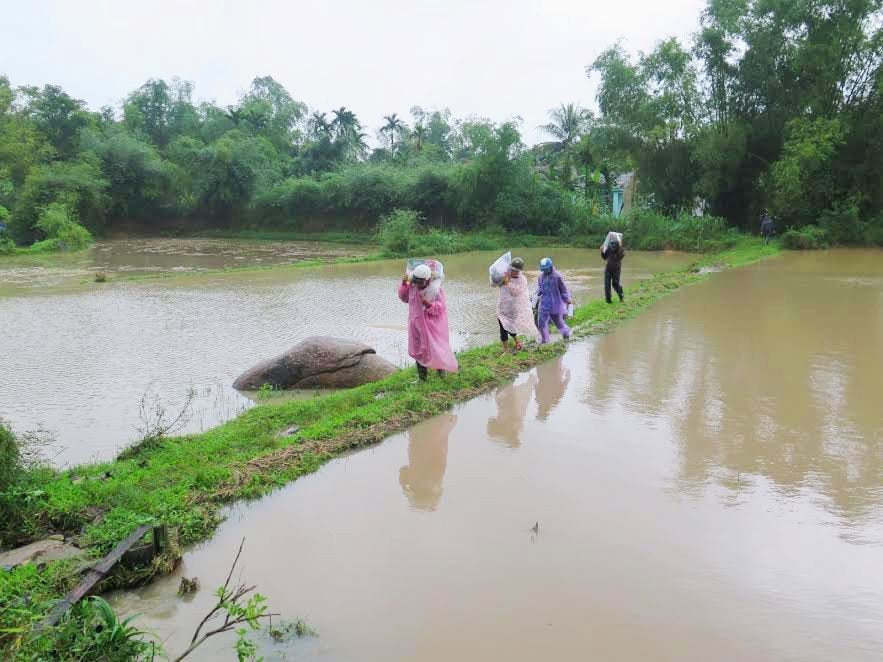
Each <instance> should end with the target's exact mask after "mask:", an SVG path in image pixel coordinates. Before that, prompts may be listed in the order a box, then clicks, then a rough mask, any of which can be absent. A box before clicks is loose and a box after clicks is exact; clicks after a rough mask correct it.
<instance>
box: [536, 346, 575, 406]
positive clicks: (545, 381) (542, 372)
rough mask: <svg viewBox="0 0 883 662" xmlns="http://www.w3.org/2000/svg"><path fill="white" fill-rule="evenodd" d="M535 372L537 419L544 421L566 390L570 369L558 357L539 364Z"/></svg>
mask: <svg viewBox="0 0 883 662" xmlns="http://www.w3.org/2000/svg"><path fill="white" fill-rule="evenodd" d="M536 374H537V388H536V401H537V419H538V420H540V421H545V420H548V418H549V414H551V413H552V411H553V410H554V409H555V407H557V406H558V403H559V402H561V398H563V397H564V393H565V391H567V385H568V384H569V383H570V370H569V369H567V368H566V367H564V360H563V359H561V358H558V359H555V360H554V361H549V362H548V363H544V364H543V365H541V366H539V367H538V368H537V370H536Z"/></svg>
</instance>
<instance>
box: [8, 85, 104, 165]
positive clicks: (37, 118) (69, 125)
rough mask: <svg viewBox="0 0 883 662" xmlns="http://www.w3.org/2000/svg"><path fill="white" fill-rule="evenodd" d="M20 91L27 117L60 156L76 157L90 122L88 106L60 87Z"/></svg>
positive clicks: (65, 157) (27, 88) (62, 157)
mask: <svg viewBox="0 0 883 662" xmlns="http://www.w3.org/2000/svg"><path fill="white" fill-rule="evenodd" d="M20 92H21V95H22V96H23V97H24V100H25V101H24V103H25V105H24V113H25V115H26V116H27V117H29V118H30V119H32V120H33V122H34V127H35V128H36V129H37V131H38V132H39V133H40V134H42V135H43V136H44V137H45V138H46V140H47V141H48V142H49V144H50V145H52V147H54V148H55V152H56V155H57V157H58V158H61V159H67V158H71V157H73V156H74V155H75V154H76V152H77V149H78V146H79V145H78V139H79V132H80V129H82V128H83V127H85V126H86V125H87V124H88V123H89V115H88V113H86V111H85V104H84V103H83V102H82V101H80V100H79V99H74V98H73V97H71V96H70V95H68V94H66V93H65V92H64V90H62V89H61V88H60V87H58V86H56V85H45V86H44V87H43V88H42V89H38V88H36V87H24V88H21V90H20Z"/></svg>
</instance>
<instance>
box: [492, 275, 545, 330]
mask: <svg viewBox="0 0 883 662" xmlns="http://www.w3.org/2000/svg"><path fill="white" fill-rule="evenodd" d="M497 317H499V318H500V324H502V325H503V328H504V329H506V331H508V332H509V333H511V334H512V335H517V336H524V337H526V338H534V339H536V340H539V337H540V332H539V329H537V325H536V324H535V322H534V315H533V305H532V304H531V301H530V289H529V288H528V286H527V277H526V276H525V275H524V274H519V275H518V276H517V277H511V276H510V278H509V282H508V283H503V284H502V285H500V294H499V298H498V299H497Z"/></svg>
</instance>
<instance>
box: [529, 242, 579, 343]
mask: <svg viewBox="0 0 883 662" xmlns="http://www.w3.org/2000/svg"><path fill="white" fill-rule="evenodd" d="M537 296H538V297H539V300H540V302H539V319H538V321H539V325H538V326H539V327H540V343H541V344H545V343H547V342H549V321H550V320H551V321H552V322H554V323H555V326H556V327H558V330H559V331H560V332H561V335H562V336H564V339H565V340H568V339H569V338H570V327H569V326H567V323H566V322H565V321H564V315H565V314H566V313H567V306H569V305H570V304H571V298H570V290H568V289H567V285H566V284H565V283H564V278H562V277H561V274H560V273H558V270H557V269H555V267H554V266H553V265H552V258H548V257H544V258H543V259H542V261H541V262H540V278H539V281H538V283H537Z"/></svg>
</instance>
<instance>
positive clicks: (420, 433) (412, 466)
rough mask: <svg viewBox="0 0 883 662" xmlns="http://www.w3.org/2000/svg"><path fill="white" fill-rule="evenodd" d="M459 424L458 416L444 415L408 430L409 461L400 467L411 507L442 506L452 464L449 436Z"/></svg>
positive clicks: (400, 482)
mask: <svg viewBox="0 0 883 662" xmlns="http://www.w3.org/2000/svg"><path fill="white" fill-rule="evenodd" d="M456 424H457V417H456V416H454V415H453V414H442V415H441V416H438V417H436V418H433V419H431V420H429V421H427V422H425V423H423V424H422V425H417V426H415V427H413V428H411V429H410V430H409V431H408V464H407V465H405V466H404V467H402V468H401V469H399V484H400V485H401V486H402V492H404V494H405V496H406V497H407V498H408V502H409V503H410V504H411V508H414V509H415V510H435V509H436V508H437V507H438V504H439V501H440V500H441V496H442V491H443V487H442V484H443V481H444V477H445V468H446V467H447V464H448V435H450V433H451V430H452V429H453V428H454V426H455V425H456Z"/></svg>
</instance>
